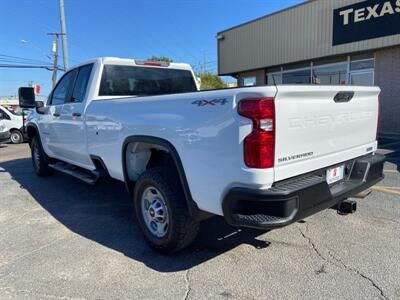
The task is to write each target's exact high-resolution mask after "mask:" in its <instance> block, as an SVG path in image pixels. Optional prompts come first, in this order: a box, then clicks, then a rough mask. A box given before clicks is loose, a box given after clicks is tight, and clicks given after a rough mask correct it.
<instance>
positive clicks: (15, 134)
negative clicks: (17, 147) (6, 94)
mask: <svg viewBox="0 0 400 300" xmlns="http://www.w3.org/2000/svg"><path fill="white" fill-rule="evenodd" d="M0 119H1V120H2V122H3V124H4V126H5V127H6V128H7V130H8V131H9V132H10V134H11V137H10V141H11V143H13V144H20V143H23V142H24V140H25V137H26V134H25V130H24V119H23V116H22V111H18V112H15V111H14V110H11V109H7V108H5V107H3V106H1V105H0Z"/></svg>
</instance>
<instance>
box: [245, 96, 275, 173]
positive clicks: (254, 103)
mask: <svg viewBox="0 0 400 300" xmlns="http://www.w3.org/2000/svg"><path fill="white" fill-rule="evenodd" d="M239 114H240V115H242V116H244V117H247V118H249V119H251V120H252V121H253V131H252V132H251V133H250V134H249V135H248V136H246V138H245V139H244V162H245V164H246V166H248V167H250V168H259V169H261V168H271V167H273V166H274V160H275V102H274V98H251V99H243V100H241V101H240V102H239Z"/></svg>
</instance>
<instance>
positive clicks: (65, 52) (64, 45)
mask: <svg viewBox="0 0 400 300" xmlns="http://www.w3.org/2000/svg"><path fill="white" fill-rule="evenodd" d="M60 23H61V34H62V37H61V38H62V48H63V62H64V70H65V71H67V70H68V44H67V28H66V26H65V13H64V0H60Z"/></svg>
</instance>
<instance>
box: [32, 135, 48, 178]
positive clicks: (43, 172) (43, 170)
mask: <svg viewBox="0 0 400 300" xmlns="http://www.w3.org/2000/svg"><path fill="white" fill-rule="evenodd" d="M31 154H32V163H33V168H34V169H35V172H36V174H37V175H39V176H49V175H51V174H53V169H52V168H50V167H49V160H50V159H49V157H48V156H47V155H46V153H44V150H43V147H42V144H41V143H40V140H39V138H38V137H37V136H34V137H33V138H32V141H31Z"/></svg>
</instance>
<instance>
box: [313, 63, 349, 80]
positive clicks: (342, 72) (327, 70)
mask: <svg viewBox="0 0 400 300" xmlns="http://www.w3.org/2000/svg"><path fill="white" fill-rule="evenodd" d="M313 83H314V84H322V85H341V84H347V63H346V62H345V63H337V64H332V65H327V66H323V65H322V66H318V67H314V68H313Z"/></svg>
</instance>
